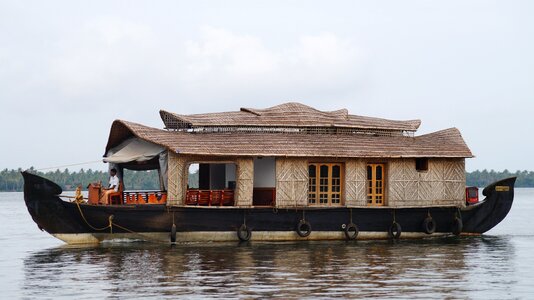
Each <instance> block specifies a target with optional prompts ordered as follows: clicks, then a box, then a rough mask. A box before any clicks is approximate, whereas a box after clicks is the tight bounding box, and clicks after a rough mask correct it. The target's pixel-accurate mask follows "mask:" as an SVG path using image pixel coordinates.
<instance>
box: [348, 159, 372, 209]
mask: <svg viewBox="0 0 534 300" xmlns="http://www.w3.org/2000/svg"><path fill="white" fill-rule="evenodd" d="M366 187H367V174H366V162H365V161H364V160H358V159H352V160H348V161H347V162H346V163H345V205H347V206H366V205H367V202H366V201H367V195H366Z"/></svg>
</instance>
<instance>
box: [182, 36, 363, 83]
mask: <svg viewBox="0 0 534 300" xmlns="http://www.w3.org/2000/svg"><path fill="white" fill-rule="evenodd" d="M186 55H187V57H186V61H187V67H186V69H187V70H188V72H187V74H186V76H185V77H184V80H186V81H188V82H189V83H190V86H191V87H192V88H196V87H197V86H198V85H203V86H206V85H207V84H212V85H210V86H211V87H212V88H213V87H215V88H217V89H225V91H228V89H230V90H233V91H234V93H239V90H240V89H241V90H242V89H260V90H261V89H266V88H271V89H281V88H282V89H287V88H289V87H303V86H307V87H308V89H310V90H316V89H321V88H325V87H328V88H333V87H334V88H336V87H337V88H340V89H343V88H344V87H345V86H346V85H347V84H350V83H351V82H354V81H355V80H357V79H358V78H359V77H360V74H361V72H362V65H363V62H364V59H363V58H364V57H363V55H362V51H360V50H359V49H358V48H357V47H356V46H355V45H354V43H353V42H352V41H351V40H349V39H345V38H341V37H338V36H336V35H334V34H332V33H328V32H322V33H319V34H317V35H306V36H300V37H297V38H296V39H295V42H294V43H293V44H290V45H287V46H286V47H282V48H277V49H274V48H269V47H267V46H266V44H265V43H264V41H263V40H261V39H260V38H258V37H253V36H249V35H240V34H237V33H234V32H231V31H228V30H225V29H221V28H213V27H203V28H202V29H201V33H200V35H199V38H198V39H195V40H189V41H187V42H186ZM244 85H245V86H244Z"/></svg>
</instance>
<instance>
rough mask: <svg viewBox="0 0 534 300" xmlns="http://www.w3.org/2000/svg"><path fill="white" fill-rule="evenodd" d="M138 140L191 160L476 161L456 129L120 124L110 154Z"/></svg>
mask: <svg viewBox="0 0 534 300" xmlns="http://www.w3.org/2000/svg"><path fill="white" fill-rule="evenodd" d="M133 136H135V137H138V138H141V139H143V140H146V141H149V142H152V143H155V144H158V145H161V146H164V147H166V148H168V149H169V150H171V151H175V152H176V153H180V154H187V155H206V156H277V157H280V156H285V157H355V158H356V157H373V158H401V157H457V158H461V157H472V156H473V155H472V154H471V151H470V150H469V148H468V147H467V145H466V144H465V142H464V140H463V138H462V136H461V134H460V132H459V131H458V129H456V128H451V129H446V130H442V131H438V132H434V133H430V134H426V135H421V136H417V137H404V136H380V135H369V134H291V133H258V132H236V131H234V132H221V133H191V132H187V131H167V130H162V129H157V128H151V127H147V126H144V125H141V124H136V123H131V122H127V121H121V120H117V121H115V122H113V125H112V127H111V132H110V136H109V140H108V144H107V147H106V152H107V150H108V149H110V148H112V147H114V146H116V145H118V144H119V143H121V142H122V141H123V140H125V139H127V138H129V137H133Z"/></svg>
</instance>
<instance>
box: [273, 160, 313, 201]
mask: <svg viewBox="0 0 534 300" xmlns="http://www.w3.org/2000/svg"><path fill="white" fill-rule="evenodd" d="M307 203H308V162H307V161H306V160H304V159H291V158H278V159H276V204H277V206H279V207H288V206H306V205H307Z"/></svg>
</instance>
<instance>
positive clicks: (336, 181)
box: [308, 163, 343, 205]
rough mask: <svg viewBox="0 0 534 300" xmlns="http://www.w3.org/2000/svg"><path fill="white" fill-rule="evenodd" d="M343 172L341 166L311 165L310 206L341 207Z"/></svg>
mask: <svg viewBox="0 0 534 300" xmlns="http://www.w3.org/2000/svg"><path fill="white" fill-rule="evenodd" d="M342 172H343V170H342V167H341V164H330V163H313V164H309V166H308V176H309V185H308V204H312V205H340V204H341V193H342V190H343V189H342Z"/></svg>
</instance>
